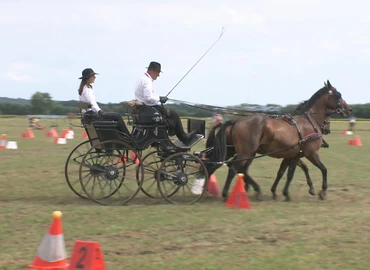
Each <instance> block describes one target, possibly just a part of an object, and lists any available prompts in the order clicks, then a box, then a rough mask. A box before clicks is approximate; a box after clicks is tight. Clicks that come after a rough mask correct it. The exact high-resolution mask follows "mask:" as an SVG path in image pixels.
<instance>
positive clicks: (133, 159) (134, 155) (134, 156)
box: [131, 151, 140, 164]
mask: <svg viewBox="0 0 370 270" xmlns="http://www.w3.org/2000/svg"><path fill="white" fill-rule="evenodd" d="M131 159H132V163H135V164H139V163H140V162H139V159H138V158H137V157H136V154H135V153H134V152H133V151H131Z"/></svg>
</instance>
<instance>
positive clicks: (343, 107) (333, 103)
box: [324, 80, 352, 116]
mask: <svg viewBox="0 0 370 270" xmlns="http://www.w3.org/2000/svg"><path fill="white" fill-rule="evenodd" d="M324 84H325V87H326V88H327V89H328V101H327V109H331V110H335V111H336V112H337V113H338V114H339V115H342V116H348V115H349V114H350V113H351V112H352V108H351V107H350V106H348V104H347V102H346V101H345V100H344V99H343V98H342V95H341V93H340V92H338V91H337V89H336V88H335V87H334V86H332V85H331V84H330V82H329V80H327V82H324Z"/></svg>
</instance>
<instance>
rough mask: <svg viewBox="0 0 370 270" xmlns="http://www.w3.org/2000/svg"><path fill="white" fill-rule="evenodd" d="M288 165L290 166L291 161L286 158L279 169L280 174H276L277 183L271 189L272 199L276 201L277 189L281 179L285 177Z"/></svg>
mask: <svg viewBox="0 0 370 270" xmlns="http://www.w3.org/2000/svg"><path fill="white" fill-rule="evenodd" d="M288 165H289V159H286V158H284V159H283V161H282V162H281V164H280V168H279V170H278V172H277V174H276V179H275V182H274V184H273V185H272V187H271V192H272V198H273V199H274V200H276V193H275V192H276V188H277V186H278V184H279V182H280V179H281V178H282V177H283V175H284V173H285V171H286V169H287V168H288Z"/></svg>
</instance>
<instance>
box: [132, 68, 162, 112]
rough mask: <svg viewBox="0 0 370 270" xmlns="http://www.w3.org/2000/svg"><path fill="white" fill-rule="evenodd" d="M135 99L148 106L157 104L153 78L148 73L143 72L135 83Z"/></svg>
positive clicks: (157, 97) (157, 98) (157, 99)
mask: <svg viewBox="0 0 370 270" xmlns="http://www.w3.org/2000/svg"><path fill="white" fill-rule="evenodd" d="M135 99H136V100H138V101H140V102H143V103H144V104H145V105H148V106H154V105H158V104H159V96H158V95H156V94H155V88H154V83H153V79H152V77H151V76H150V75H149V74H148V73H145V74H144V76H142V77H141V78H140V79H139V80H138V82H137V83H136V90H135Z"/></svg>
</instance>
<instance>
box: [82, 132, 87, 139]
mask: <svg viewBox="0 0 370 270" xmlns="http://www.w3.org/2000/svg"><path fill="white" fill-rule="evenodd" d="M87 138H88V136H87V133H86V130H85V131H84V133H83V134H82V139H87Z"/></svg>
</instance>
